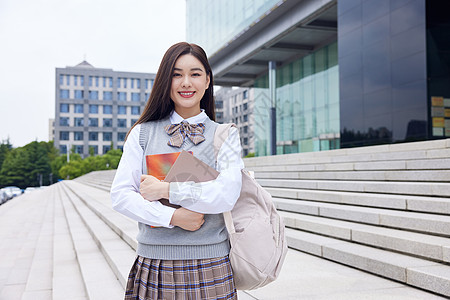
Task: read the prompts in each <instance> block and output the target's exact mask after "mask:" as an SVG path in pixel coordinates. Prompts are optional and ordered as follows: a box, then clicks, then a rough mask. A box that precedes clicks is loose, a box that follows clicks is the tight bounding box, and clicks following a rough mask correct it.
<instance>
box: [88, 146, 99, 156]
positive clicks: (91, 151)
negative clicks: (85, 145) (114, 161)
mask: <svg viewBox="0 0 450 300" xmlns="http://www.w3.org/2000/svg"><path fill="white" fill-rule="evenodd" d="M89 154H90V155H97V154H98V146H89Z"/></svg>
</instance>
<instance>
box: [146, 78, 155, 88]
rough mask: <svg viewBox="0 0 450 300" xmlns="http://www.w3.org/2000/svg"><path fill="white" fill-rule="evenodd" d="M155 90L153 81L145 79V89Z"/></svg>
mask: <svg viewBox="0 0 450 300" xmlns="http://www.w3.org/2000/svg"><path fill="white" fill-rule="evenodd" d="M151 88H153V79H145V89H147V90H149V89H151Z"/></svg>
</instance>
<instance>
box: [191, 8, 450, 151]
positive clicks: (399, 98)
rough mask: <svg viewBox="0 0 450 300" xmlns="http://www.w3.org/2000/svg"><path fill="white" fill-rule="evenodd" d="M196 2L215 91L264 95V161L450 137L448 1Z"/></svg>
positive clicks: (258, 140)
mask: <svg viewBox="0 0 450 300" xmlns="http://www.w3.org/2000/svg"><path fill="white" fill-rule="evenodd" d="M186 3H187V39H188V41H189V42H194V43H198V44H200V45H202V46H204V47H205V50H206V51H207V53H208V55H209V60H210V63H211V66H212V68H213V73H214V75H215V78H214V79H215V84H217V85H221V86H239V87H251V88H252V89H253V90H254V100H255V103H254V111H253V114H254V119H255V124H259V125H255V128H254V135H255V152H256V155H258V156H260V155H269V154H271V153H276V154H284V153H294V152H306V151H320V150H328V149H336V148H345V147H354V146H365V145H375V144H386V143H399V142H408V141H417V140H430V139H438V138H446V137H447V138H448V137H450V85H449V84H448V82H449V77H450V71H449V70H450V68H449V67H450V59H449V58H448V57H449V56H448V54H447V53H448V52H449V51H450V30H449V27H450V18H449V15H448V14H447V13H446V12H447V11H448V8H450V7H449V5H450V4H449V3H448V1H445V0H320V1H317V0H282V1H276V0H249V1H239V0H228V1H224V0H219V1H207V0H195V1H193V0H187V1H186ZM273 113H274V114H275V116H276V118H273V119H274V120H275V122H274V123H271V118H272V114H273ZM274 125H275V126H274ZM272 128H274V129H275V132H276V136H275V138H276V140H275V143H273V142H272V140H271V139H272V137H273V135H272V134H271V132H272ZM272 145H274V146H275V151H274V152H273V150H272V148H273V147H272Z"/></svg>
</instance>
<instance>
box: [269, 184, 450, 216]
mask: <svg viewBox="0 0 450 300" xmlns="http://www.w3.org/2000/svg"><path fill="white" fill-rule="evenodd" d="M266 190H267V191H268V192H269V193H270V194H271V195H272V196H273V197H277V198H291V199H298V200H308V201H318V202H327V203H336V204H349V205H357V206H369V207H379V208H389V209H395V210H408V211H416V212H426V213H436V214H447V215H450V198H448V197H443V198H441V197H427V196H412V195H395V194H380V193H364V192H363V193H361V192H338V191H323V190H312V189H289V188H274V187H270V188H266Z"/></svg>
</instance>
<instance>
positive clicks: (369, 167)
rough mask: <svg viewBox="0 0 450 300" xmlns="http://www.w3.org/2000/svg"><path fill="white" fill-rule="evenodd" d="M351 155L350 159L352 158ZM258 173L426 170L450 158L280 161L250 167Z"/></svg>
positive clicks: (448, 164)
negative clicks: (274, 163)
mask: <svg viewBox="0 0 450 300" xmlns="http://www.w3.org/2000/svg"><path fill="white" fill-rule="evenodd" d="M352 157H353V156H351V157H350V158H349V159H351V158H352ZM248 168H251V169H252V170H253V171H255V172H256V173H259V172H295V171H297V172H311V171H389V170H399V171H424V170H432V171H435V170H448V169H450V159H449V158H440V159H411V160H405V159H404V158H403V159H401V160H381V161H371V162H367V161H361V162H339V163H336V162H335V163H333V162H313V161H307V162H304V163H295V164H294V163H292V164H286V162H283V161H280V163H279V164H277V165H273V166H272V165H270V166H266V165H264V164H261V165H255V166H251V167H248Z"/></svg>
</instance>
